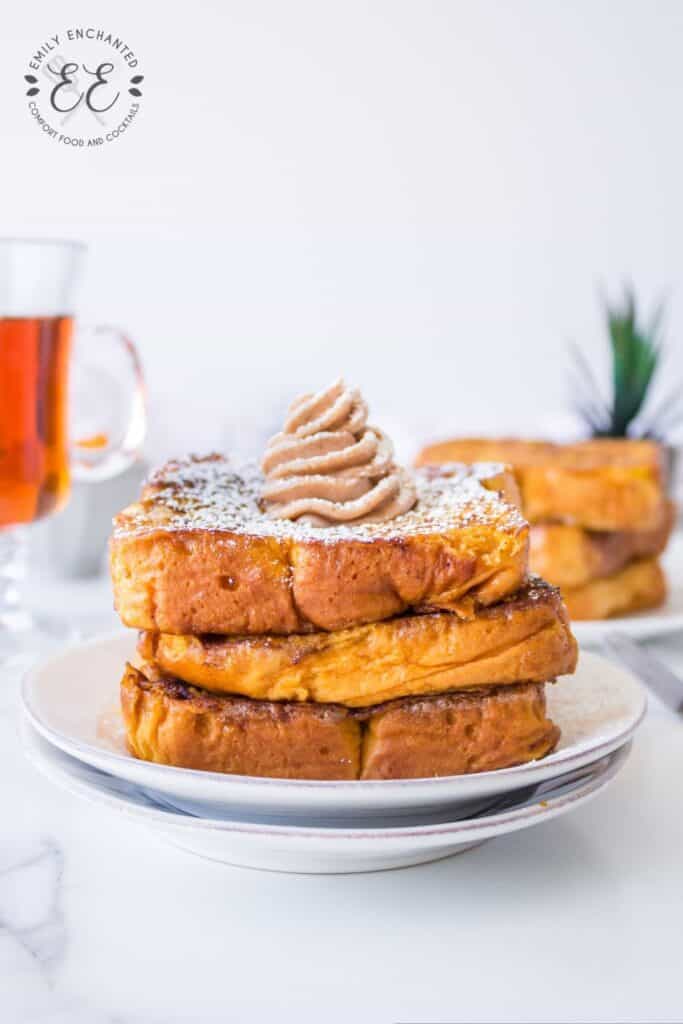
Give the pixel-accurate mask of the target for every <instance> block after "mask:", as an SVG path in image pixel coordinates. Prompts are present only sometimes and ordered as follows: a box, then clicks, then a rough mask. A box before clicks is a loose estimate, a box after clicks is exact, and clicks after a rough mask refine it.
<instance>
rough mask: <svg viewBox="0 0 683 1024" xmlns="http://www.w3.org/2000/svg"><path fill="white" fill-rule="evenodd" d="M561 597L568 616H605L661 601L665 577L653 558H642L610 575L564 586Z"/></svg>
mask: <svg viewBox="0 0 683 1024" xmlns="http://www.w3.org/2000/svg"><path fill="white" fill-rule="evenodd" d="M562 596H563V597H564V600H565V603H566V605H567V610H568V611H569V615H570V617H571V618H572V619H577V620H579V619H609V618H612V617H613V616H615V615H627V614H628V613H629V612H639V611H644V610H645V609H647V608H658V607H659V605H661V604H664V601H665V600H666V577H665V576H664V573H663V572H662V568H661V566H660V564H659V562H658V561H657V559H656V558H642V559H639V560H637V561H635V562H630V563H629V564H628V565H627V566H626V567H625V568H623V569H620V570H619V572H615V573H613V574H612V575H611V576H605V577H604V578H603V579H598V580H591V582H590V583H585V584H584V585H583V586H582V587H567V588H566V589H564V590H563V591H562Z"/></svg>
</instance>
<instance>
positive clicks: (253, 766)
mask: <svg viewBox="0 0 683 1024" xmlns="http://www.w3.org/2000/svg"><path fill="white" fill-rule="evenodd" d="M528 553H529V528H528V525H527V522H526V521H525V519H524V518H523V516H522V514H521V512H520V509H519V491H518V488H517V485H516V482H515V479H514V477H513V475H512V474H511V473H510V471H509V470H508V469H507V468H506V467H505V466H502V465H493V464H487V465H477V464H475V465H469V466H465V465H459V466H449V467H448V469H447V470H446V471H444V472H442V471H440V470H438V469H436V470H435V469H425V470H422V471H416V472H412V473H411V472H408V471H407V470H405V469H403V468H401V467H399V466H397V465H396V464H395V462H394V456H393V448H392V446H391V443H390V441H389V439H388V438H387V437H386V436H385V435H384V434H383V432H382V431H381V430H379V429H377V428H375V427H372V426H369V425H368V422H367V406H366V405H365V402H364V401H363V399H362V396H361V395H360V394H359V392H358V391H357V390H354V389H351V388H347V387H346V386H345V385H344V383H343V382H342V381H338V382H336V383H335V384H334V385H332V387H330V388H328V389H326V390H324V391H322V392H319V393H316V394H312V395H304V396H303V397H302V398H301V399H299V400H297V401H295V402H294V403H293V404H292V406H291V407H290V410H289V413H288V415H287V418H286V421H285V424H284V427H283V429H282V431H281V432H280V433H279V434H277V435H276V436H275V437H274V438H272V440H271V441H270V443H269V444H268V447H267V449H266V452H265V455H264V456H263V459H262V461H261V465H260V467H258V468H257V467H255V466H254V467H248V468H247V469H245V470H239V469H236V468H234V467H232V466H231V465H230V464H229V462H228V461H227V460H226V459H224V458H223V457H220V456H216V455H213V456H209V457H206V458H196V457H188V458H185V459H182V460H178V461H173V462H170V463H168V464H167V465H166V466H164V467H163V468H162V469H161V470H159V471H158V472H157V473H156V474H155V475H153V476H152V478H151V479H150V481H149V482H148V483H147V485H146V486H145V488H144V490H143V493H142V495H141V498H140V500H139V501H138V502H136V503H135V504H133V505H131V506H129V507H128V508H127V509H125V510H124V511H123V512H122V513H121V514H120V515H119V516H118V517H117V519H116V521H115V530H114V535H113V538H112V541H111V572H112V580H113V585H114V593H115V601H116V607H117V609H118V611H119V613H120V615H121V618H122V620H123V622H124V623H125V624H126V625H127V626H130V627H133V628H135V629H137V630H140V631H141V632H140V636H139V643H138V656H137V658H136V660H135V663H134V664H129V665H127V666H126V667H125V671H124V674H123V679H122V682H121V706H122V711H123V717H124V721H125V727H126V734H127V740H128V744H129V747H130V750H131V751H132V753H133V754H135V755H136V756H138V757H140V758H144V759H146V760H150V761H156V762H160V763H165V764H171V765H176V766H181V767H187V768H194V769H204V770H210V771H217V772H227V773H234V774H241V775H255V776H269V777H280V778H290V779H302V778H303V779H389V778H414V777H429V776H438V775H453V774H461V773H466V772H477V771H485V770H491V769H496V768H502V767H507V766H511V765H515V764H521V763H524V762H527V761H529V760H533V759H536V758H539V757H542V756H544V755H546V754H547V753H548V752H550V751H551V750H552V749H553V748H554V746H555V745H556V743H557V740H558V735H559V730H558V728H557V726H556V725H555V724H554V723H553V722H552V721H551V720H550V719H549V718H548V716H547V713H546V703H545V685H546V683H548V682H550V681H553V680H554V679H555V678H556V677H557V676H559V675H564V674H566V673H571V672H573V671H574V668H575V665H576V657H577V649H576V642H575V640H574V637H573V636H572V633H571V630H570V627H569V623H568V618H567V614H566V610H565V608H564V606H563V603H562V599H561V597H560V594H559V592H558V590H557V589H556V588H555V587H553V586H551V585H549V584H547V583H545V582H544V581H543V580H541V579H539V578H537V577H533V576H530V575H529V564H528Z"/></svg>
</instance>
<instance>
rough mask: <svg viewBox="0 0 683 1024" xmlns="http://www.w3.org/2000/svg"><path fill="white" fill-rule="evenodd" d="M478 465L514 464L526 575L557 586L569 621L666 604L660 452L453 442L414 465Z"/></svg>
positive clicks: (640, 446) (602, 445) (616, 445)
mask: <svg viewBox="0 0 683 1024" xmlns="http://www.w3.org/2000/svg"><path fill="white" fill-rule="evenodd" d="M481 459H496V460H501V461H503V462H506V463H509V464H511V465H512V466H513V469H514V473H515V476H516V479H517V482H518V485H519V488H520V492H521V496H522V508H523V511H524V514H525V516H526V518H527V520H528V521H529V522H530V523H531V567H532V569H533V571H535V572H538V573H539V574H540V575H542V576H543V577H545V578H546V579H547V580H549V581H550V582H551V583H553V584H554V585H556V586H558V587H560V588H561V590H562V596H563V598H564V600H565V602H566V605H567V608H568V610H569V613H570V616H571V617H572V618H573V619H606V618H609V617H611V616H615V615H624V614H628V613H631V612H636V611H641V610H644V609H647V608H656V607H657V606H659V605H661V604H662V603H663V602H664V600H665V598H666V580H665V576H664V573H663V571H662V568H661V565H660V561H659V556H660V555H661V553H662V552H663V551H664V549H665V547H666V544H667V542H668V540H669V535H670V533H671V530H672V527H673V522H674V506H673V503H672V502H670V501H669V500H668V499H667V496H666V487H665V471H664V463H663V452H662V449H661V447H660V446H659V445H658V444H656V443H655V442H652V441H646V440H642V441H640V440H628V439H611V438H610V439H607V438H599V439H593V440H590V441H582V442H579V443H576V444H566V445H560V444H552V443H550V442H547V441H517V440H484V439H459V440H452V441H444V442H441V443H438V444H434V445H430V446H429V447H427V448H425V449H424V450H423V451H422V452H421V453H420V456H419V457H418V460H417V462H418V465H422V466H425V465H445V464H448V463H450V462H459V461H465V462H469V461H470V460H481Z"/></svg>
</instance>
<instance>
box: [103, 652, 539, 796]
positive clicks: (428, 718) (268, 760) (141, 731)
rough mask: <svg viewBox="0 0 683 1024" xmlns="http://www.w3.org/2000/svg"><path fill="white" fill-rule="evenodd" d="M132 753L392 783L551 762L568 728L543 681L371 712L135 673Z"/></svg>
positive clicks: (127, 715) (128, 681)
mask: <svg viewBox="0 0 683 1024" xmlns="http://www.w3.org/2000/svg"><path fill="white" fill-rule="evenodd" d="M121 706H122V711H123V717H124V721H125V725H126V730H127V736H128V743H129V746H130V749H131V752H132V753H133V754H134V755H135V756H136V757H140V758H142V759H143V760H147V761H155V762H157V763H159V764H171V765H176V766H178V767H182V768H195V769H201V770H204V771H217V772H226V773H228V774H238V775H254V776H264V777H269V778H285V779H358V778H363V779H387V778H419V777H429V776H437V775H458V774H463V773H466V772H477V771H490V770H494V769H496V768H506V767H510V766H511V765H515V764H523V763H525V762H526V761H530V760H533V759H535V758H539V757H543V756H545V755H546V754H548V753H549V752H550V751H551V750H552V749H553V748H554V746H555V744H556V743H557V740H558V737H559V729H558V728H557V727H556V726H555V725H554V724H553V723H552V722H551V721H550V720H549V719H548V718H547V717H546V714H545V694H544V688H543V685H542V684H525V685H519V686H515V687H509V688H505V689H502V690H497V689H492V690H488V691H478V692H475V693H472V694H449V695H442V696H438V697H430V698H410V699H405V700H400V701H393V702H391V703H389V704H384V705H380V706H379V707H376V708H373V709H371V710H365V711H353V710H350V709H347V708H342V707H338V706H335V705H329V704H326V705H320V704H315V703H310V702H307V703H294V704H292V703H287V702H285V703H282V702H271V701H253V700H249V699H248V698H245V697H226V696H221V697H219V696H211V695H209V694H206V693H204V692H202V691H201V690H197V689H195V688H194V687H191V686H187V685H186V684H184V683H180V682H177V681H174V680H169V679H159V680H153V681H152V680H148V679H147V678H146V677H145V676H144V675H143V673H142V672H140V671H139V670H138V669H135V668H133V667H132V666H130V665H129V666H127V667H126V671H125V674H124V676H123V679H122V681H121Z"/></svg>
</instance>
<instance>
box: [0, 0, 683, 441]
mask: <svg viewBox="0 0 683 1024" xmlns="http://www.w3.org/2000/svg"><path fill="white" fill-rule="evenodd" d="M2 20H3V28H2V38H1V39H0V55H1V59H0V95H1V96H2V108H1V109H2V142H0V145H1V146H2V151H3V152H2V159H1V161H0V174H1V175H2V189H1V191H0V223H1V224H2V231H3V232H4V233H7V234H44V233H47V234H55V235H67V236H70V237H82V238H85V239H87V240H88V241H89V242H90V243H91V252H90V260H89V265H88V270H87V274H86V279H85V281H84V286H83V291H82V301H81V305H80V310H81V312H82V315H83V317H84V319H91V320H92V319H94V318H97V319H100V320H104V321H106V322H116V323H120V324H122V325H124V326H125V327H127V328H128V330H129V331H130V332H131V334H132V335H133V336H134V337H135V338H136V339H137V341H138V343H139V345H140V348H141V350H142V353H143V357H144V361H145V365H146V369H147V373H148V378H149V384H150V391H151V398H152V412H153V420H152V429H151V434H150V440H149V447H150V453H151V455H152V456H153V457H160V456H161V455H163V454H166V453H167V452H170V451H177V450H179V449H187V448H194V449H201V448H205V447H214V446H232V445H237V446H239V447H240V448H248V447H250V445H251V444H252V443H256V441H257V440H258V439H259V438H260V436H261V435H262V434H263V433H264V432H266V431H268V430H269V429H271V428H272V427H274V426H275V425H276V423H277V419H278V417H279V415H280V410H281V409H282V407H283V406H284V404H285V402H286V401H287V400H288V399H289V398H291V397H292V395H293V393H294V392H296V391H297V390H300V389H302V388H304V387H305V388H310V387H316V386H320V385H322V384H324V383H326V382H327V381H328V380H329V379H330V378H332V377H333V376H334V375H336V374H338V373H339V372H343V373H344V374H345V375H346V376H347V378H348V379H349V380H351V381H353V382H355V383H358V384H360V385H361V386H362V387H363V388H364V390H365V392H366V394H367V396H368V398H369V400H370V402H371V406H372V408H373V411H374V414H375V418H376V419H377V420H382V421H383V423H384V424H385V425H386V426H388V427H390V428H391V429H392V430H393V431H394V432H395V433H396V434H397V435H398V436H397V440H398V442H399V444H400V445H401V446H402V447H406V448H407V447H408V446H411V445H413V444H414V443H415V440H416V439H417V438H426V437H430V436H433V435H435V434H442V433H444V432H445V433H448V432H450V431H453V432H468V431H475V430H482V429H486V430H491V431H505V430H513V431H517V432H526V433H537V432H542V431H548V430H550V431H557V430H563V429H567V426H568V422H567V420H566V418H565V411H566V409H567V406H568V400H569V394H568V392H569V388H568V383H567V363H568V359H567V342H568V339H570V338H573V339H575V340H577V341H579V342H580V343H581V344H582V346H584V348H585V349H586V351H588V352H589V353H590V355H591V358H592V359H593V360H594V361H595V362H596V364H597V365H601V358H602V356H603V354H604V331H603V325H602V320H601V314H600V306H599V301H598V288H599V286H601V285H602V286H606V287H608V288H610V289H612V290H614V289H617V288H618V287H619V285H620V282H621V281H622V280H623V279H624V278H625V277H626V276H630V277H632V279H633V280H634V281H635V283H636V286H637V289H638V291H639V293H640V294H641V295H642V297H643V300H644V301H645V303H646V304H649V303H651V301H652V300H653V299H654V298H656V297H657V296H658V295H659V294H660V293H661V292H662V291H664V290H669V292H670V296H671V301H670V316H669V334H670V336H671V340H672V342H673V343H674V345H675V342H676V338H677V337H680V333H681V330H682V329H683V321H682V314H681V294H680V284H681V233H682V232H681V228H682V226H683V225H682V220H683V215H682V207H681V188H682V185H683V144H682V143H681V130H680V124H681V109H682V103H681V101H682V100H683V61H681V53H682V52H683V3H680V2H667V0H657V2H646V0H640V2H633V0H628V2H627V0H619V2H617V0H612V2H605V0H602V2H595V0H574V2H572V3H561V2H559V0H538V2H534V0H508V2H499V3H496V2H486V0H483V2H464V0H459V2H458V0H452V2H434V0H432V2H427V0H412V2H397V0H393V2H388V0H387V2H381V0H344V2H342V0H335V2H329V0H328V2H326V0H315V2H302V0H287V2H286V3H284V2H275V0H273V2H267V0H244V2H234V0H221V2H218V0H214V2H209V0H197V2H195V3H192V4H169V3H164V2H161V0H154V2H146V3H141V2H139V0H135V2H133V0H117V3H116V4H114V3H109V4H103V3H93V2H92V0H88V2H87V3H86V2H75V3H64V4H58V5H55V4H54V3H48V2H47V0H32V2H31V3H30V4H28V3H27V4H11V5H7V6H6V8H5V10H4V11H3V19H2ZM75 25H86V26H87V25H94V26H96V27H99V26H100V25H101V26H102V27H104V28H108V29H111V30H112V31H113V32H114V33H116V34H118V35H122V36H124V37H125V38H126V39H127V41H128V42H129V44H130V45H131V47H132V48H133V49H134V50H135V51H136V52H137V53H138V55H139V58H140V67H139V69H137V70H138V71H140V72H142V73H144V75H145V83H144V97H143V101H142V103H143V106H142V110H141V114H140V116H139V118H138V120H137V123H136V124H135V125H133V126H132V127H131V129H130V131H129V132H128V133H127V134H126V136H125V137H123V138H121V139H119V140H118V141H117V142H116V143H114V144H111V145H107V146H105V147H103V148H101V149H98V150H94V151H85V152H84V151H73V150H68V149H65V148H64V147H60V146H59V145H57V144H55V143H54V142H51V141H49V140H47V139H46V138H44V137H43V136H42V135H41V133H40V132H39V131H38V130H37V128H36V126H35V124H34V123H33V121H32V119H31V118H30V117H29V115H28V112H27V109H26V103H27V100H26V98H25V96H24V90H25V84H24V82H23V80H22V75H23V74H24V73H25V72H26V71H27V67H26V65H27V62H28V60H29V59H30V55H31V54H32V53H33V52H34V51H35V49H36V47H37V46H39V45H40V43H41V42H42V41H43V39H45V38H47V37H48V36H49V35H51V34H52V33H54V32H60V31H64V29H65V28H66V27H68V26H75ZM674 370H678V371H680V352H679V351H678V350H677V351H675V352H674V356H673V359H672V363H671V366H670V368H669V376H670V375H671V373H673V372H674Z"/></svg>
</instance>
